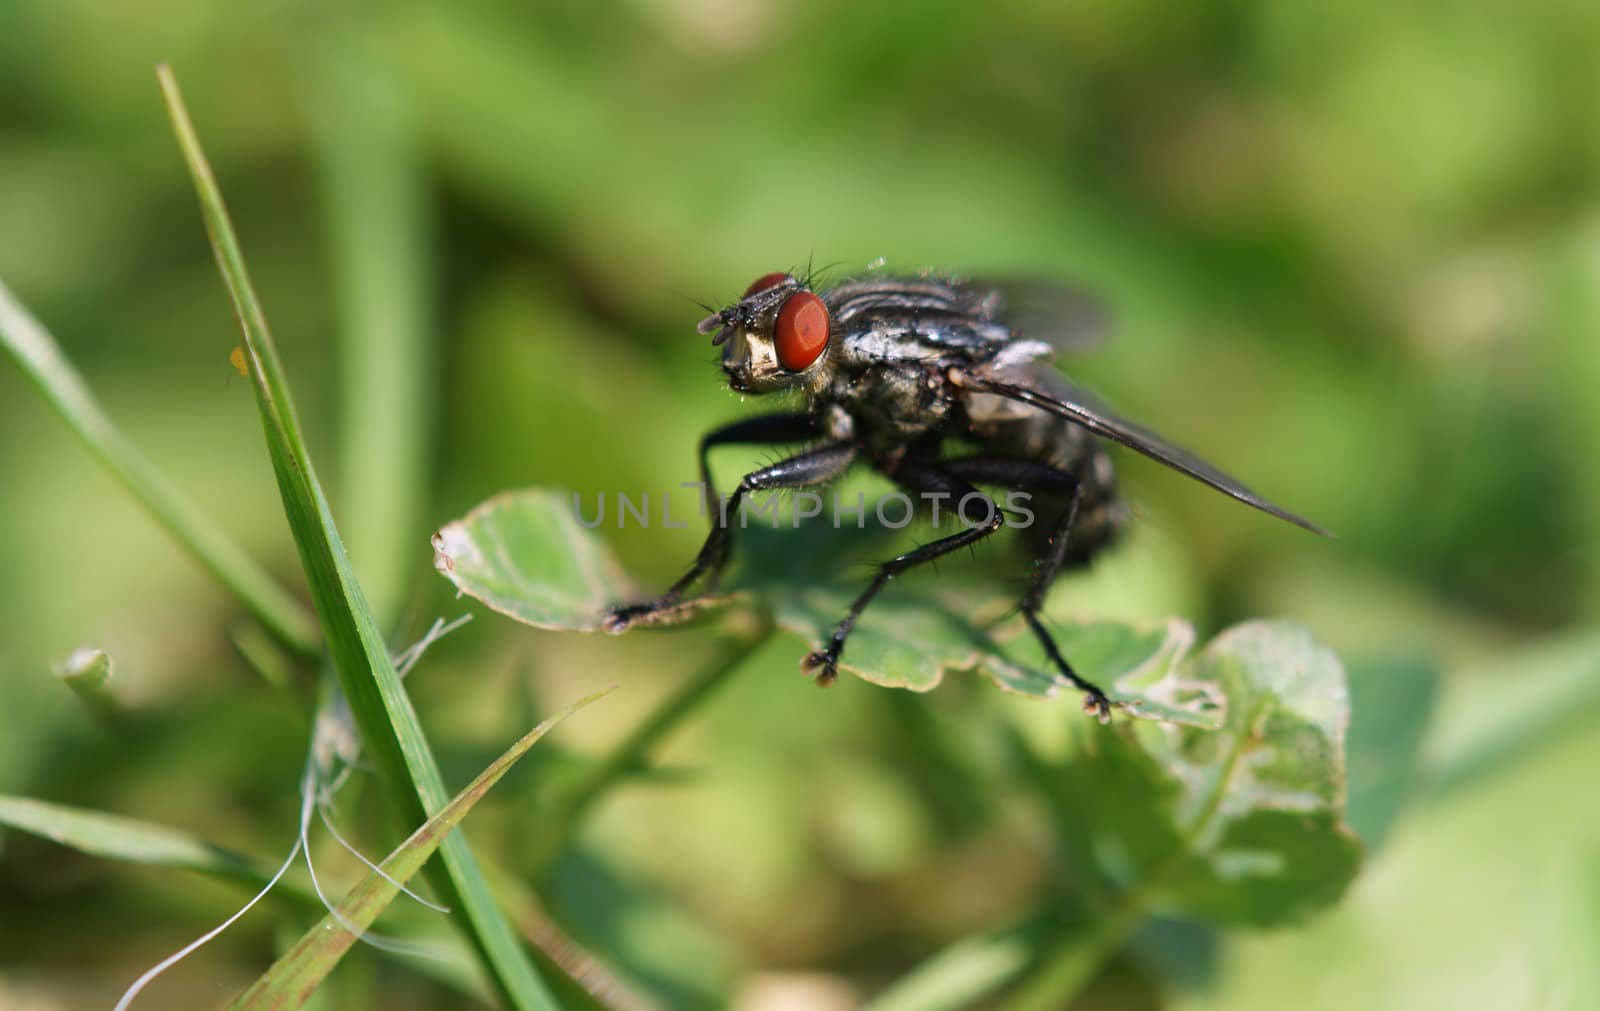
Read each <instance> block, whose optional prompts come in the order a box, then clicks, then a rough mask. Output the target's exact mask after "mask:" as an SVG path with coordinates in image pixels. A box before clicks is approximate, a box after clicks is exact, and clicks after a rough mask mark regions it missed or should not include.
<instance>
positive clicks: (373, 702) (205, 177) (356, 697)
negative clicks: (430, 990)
mask: <svg viewBox="0 0 1600 1011" xmlns="http://www.w3.org/2000/svg"><path fill="white" fill-rule="evenodd" d="M157 75H158V77H159V78H160V81H161V87H162V90H163V92H164V93H165V96H166V100H167V107H168V110H169V112H170V114H171V117H172V122H173V127H174V130H175V131H176V133H177V135H178V140H179V143H180V145H181V147H182V148H183V153H184V158H185V161H186V162H187V163H188V166H189V170H190V172H191V174H192V175H193V177H194V182H195V188H196V190H197V192H198V194H199V198H200V208H201V213H202V216H203V217H204V219H205V223H206V230H207V232H208V233H209V235H210V237H211V242H212V247H213V249H214V251H215V252H216V256H217V262H218V266H219V269H220V270H221V272H222V276H223V280H224V283H225V284H226V285H227V288H228V293H229V297H230V298H231V299H232V301H233V306H234V311H235V313H236V314H237V316H238V319H239V323H240V327H241V329H242V331H243V334H244V342H245V355H246V359H247V361H248V364H249V372H250V377H251V381H252V383H253V385H254V386H255V390H256V401H257V404H258V405H259V407H260V411H261V419H262V426H263V429H264V430H265V435H266V440H267V449H268V453H269V455H270V456H271V459H272V467H273V471H274V473H275V474H276V476H277V480H278V488H279V491H280V493H281V495H282V498H283V505H284V512H285V514H286V515H287V516H288V520H289V529H290V531H291V532H292V533H293V535H294V539H295V544H296V547H297V548H298V549H299V552H300V559H301V563H302V565H303V566H304V568H305V571H306V576H307V578H308V580H309V581H310V584H311V592H312V599H313V601H314V602H315V604H316V609H317V615H318V618H319V619H320V621H321V623H322V630H323V635H324V639H325V640H326V642H327V645H328V650H329V653H330V656H331V658H332V660H333V666H334V671H335V673H336V675H337V676H338V678H339V684H340V687H341V689H342V690H343V691H344V694H345V698H346V699H347V701H348V702H349V705H350V711H351V713H352V715H353V716H354V717H355V721H356V725H357V727H358V728H359V729H360V731H361V738H362V741H363V743H364V745H365V747H366V751H367V754H368V755H369V756H370V757H371V759H372V761H373V764H374V765H375V766H376V768H377V771H378V773H379V775H380V776H381V777H382V779H383V780H384V782H385V784H386V785H387V786H388V788H389V789H390V792H391V794H392V795H393V798H394V800H395V802H396V804H397V805H398V808H397V814H398V816H399V817H400V818H401V819H402V820H403V821H405V822H406V823H408V824H421V823H422V822H424V821H426V820H427V819H428V817H429V816H431V815H432V814H433V813H434V812H435V811H437V810H439V809H440V808H442V807H443V806H444V805H445V803H446V802H447V801H448V799H449V795H448V794H447V793H446V792H445V788H444V780H443V778H442V777H441V775H440V773H439V768H438V765H437V764H436V763H435V762H434V759H433V754H432V751H431V749H430V748H429V746H428V742H427V739H426V737H425V736H424V735H423V733H422V727H421V724H420V723H419V722H418V720H417V715H416V712H415V711H414V710H413V709H412V707H411V701H410V699H409V698H408V697H407V696H406V694H405V691H404V689H403V688H402V687H401V684H400V679H399V677H398V675H397V674H396V673H395V669H394V665H393V664H392V663H391V662H390V660H389V654H388V650H387V648H386V646H385V644H384V641H383V637H382V636H381V635H380V634H379V631H378V627H377V623H376V621H375V619H374V618H373V615H372V611H371V609H370V608H369V607H368V606H367V602H366V598H365V596H364V594H363V593H362V590H361V587H360V585H359V584H358V583H357V582H356V579H355V575H354V573H353V571H352V570H351V566H350V560H349V558H348V556H347V555H346V554H345V550H344V544H343V542H342V541H341V540H340V537H339V532H338V530H337V528H336V527H335V526H334V522H333V517H332V514H331V513H330V511H329V508H328V502H327V497H326V496H325V495H324V494H323V491H322V486H321V484H320V483H319V482H318V480H317V476H316V472H315V470H314V469H313V467H312V464H311V458H310V455H309V454H308V453H307V451H306V446H305V441H304V437H303V435H302V433H301V429H300V425H299V422H298V420H297V419H296V417H295V412H294V406H293V404H292V402H291V401H290V398H289V389H288V383H287V380H286V378H285V374H284V370H283V365H282V363H281V362H280V361H279V359H278V352H277V347H276V345H275V344H274V342H273V339H272V334H271V332H270V331H269V329H268V328H267V321H266V317H265V315H264V314H263V313H262V310H261V306H260V303H259V302H258V301H257V299H256V295H255V291H254V288H253V287H252V285H251V283H250V279H249V275H248V272H247V271H246V269H245V264H244V257H243V254H242V253H241V251H240V249H239V243H238V239H237V237H236V236H235V235H234V232H233V227H232V223H231V222H230V221H229V219H228V213H227V209H226V208H225V207H224V205H223V202H222V195H221V193H220V191H219V190H218V188H217V184H216V180H215V179H214V178H213V177H212V174H211V168H210V165H209V164H208V163H207V161H206V158H205V154H204V153H203V152H202V150H201V148H200V142H199V139H198V137H196V135H195V132H194V127H193V125H192V124H191V123H190V121H189V116H188V112H187V110H186V108H185V107H184V104H183V99H182V96H181V95H180V94H179V92H178V86H177V82H176V81H175V80H174V79H173V76H172V73H171V71H170V70H169V69H168V68H167V67H165V66H163V67H161V68H159V70H158V71H157ZM439 855H440V857H441V860H442V864H443V868H444V870H443V873H437V874H436V876H435V885H436V886H437V887H438V888H439V890H440V892H441V893H443V895H444V896H445V897H446V900H447V901H448V902H449V903H450V904H451V905H452V906H454V907H455V908H456V909H457V910H458V911H459V913H460V914H461V915H460V918H459V922H460V923H461V924H462V926H463V928H464V929H465V930H467V931H468V933H469V936H470V937H471V938H472V940H473V943H474V944H475V945H476V946H477V947H478V949H479V951H480V953H481V954H482V956H483V958H484V960H485V963H486V967H487V968H488V970H489V973H490V975H491V977H492V978H493V979H494V981H495V985H496V986H497V987H498V988H499V989H500V990H501V992H502V994H503V995H504V996H505V998H506V999H507V1001H508V1002H509V1003H511V1004H512V1005H513V1006H514V1007H518V1008H540V1009H544V1008H552V1007H554V1006H555V1003H554V1001H553V1000H552V998H551V997H550V994H549V991H548V990H547V989H546V987H545V985H544V983H543V981H542V980H541V979H540V978H539V975H538V973H537V971H536V970H535V968H534V966H533V964H532V962H531V961H530V960H529V958H528V955H527V952H526V950H525V949H524V948H523V947H522V944H521V942H520V941H519V940H518V938H517V935H516V933H515V932H514V931H513V930H512V928H511V925H510V924H509V923H508V922H507V920H506V918H505V916H504V915H503V914H502V913H501V911H500V909H499V908H498V907H497V906H496V905H495V902H494V897H493V895H492V894H491V893H490V891H489V887H488V884H487V883H486V882H485V880H484V878H483V874H482V872H481V870H480V869H479V867H478V865H477V862H476V860H475V859H474V858H473V856H472V853H471V851H470V850H469V849H468V847H467V844H466V839H465V838H464V837H463V836H461V835H459V834H452V835H450V836H449V837H448V838H446V839H445V841H444V842H443V844H441V846H440V848H439Z"/></svg>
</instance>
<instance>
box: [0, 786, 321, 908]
mask: <svg viewBox="0 0 1600 1011" xmlns="http://www.w3.org/2000/svg"><path fill="white" fill-rule="evenodd" d="M0 825H5V826H8V827H10V828H13V829H16V830H18V831H20V832H27V833H29V834H30V835H36V836H39V837H40V838H43V839H49V840H51V841H52V842H56V843H59V844H61V845H62V846H66V847H69V848H70V849H75V850H77V851H78V852H79V853H87V854H89V855H90V856H95V857H101V858H103V859H106V860H121V861H125V862H127V863H135V864H151V865H154V866H158V867H177V868H182V869H185V870H193V871H201V872H202V873H206V874H214V875H217V876H219V877H224V878H232V879H235V880H239V881H245V882H248V883H250V884H253V885H257V886H259V885H261V884H262V883H264V882H265V881H266V880H267V878H268V877H270V876H271V874H272V871H271V869H270V868H268V867H267V866H266V865H265V864H264V863H261V862H260V861H257V860H253V859H251V858H250V857H247V856H245V855H243V854H241V853H235V852H233V851H232V850H226V849H223V848H222V847H220V846H213V845H211V844H210V843H208V842H205V841H203V840H201V839H199V838H196V837H195V836H192V835H189V834H188V833H187V832H182V831H180V830H178V829H174V828H168V827H167V826H165V825H157V824H155V823H153V822H147V821H140V820H138V819H136V818H124V817H123V816H121V815H115V814H106V813H104V812H102V811H86V810H83V809H81V808H74V807H66V806H65V805H62V804H51V803H49V802H47V801H42V800H34V799H33V798H31V797H15V796H9V795H5V794H0ZM309 901H310V902H313V903H314V902H316V899H315V898H310V899H309Z"/></svg>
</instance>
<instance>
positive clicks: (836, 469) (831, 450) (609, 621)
mask: <svg viewBox="0 0 1600 1011" xmlns="http://www.w3.org/2000/svg"><path fill="white" fill-rule="evenodd" d="M855 454H856V451H855V447H854V446H853V445H851V444H850V443H848V442H831V443H827V444H825V445H821V446H818V447H816V448H815V449H809V450H806V451H805V452H803V453H797V454H795V455H794V456H791V457H789V458H788V459H786V460H779V461H778V462H777V463H775V464H772V465H771V466H769V467H762V468H761V469H760V470H756V471H752V472H751V473H749V474H746V475H745V476H744V480H742V481H740V482H739V487H738V488H735V489H734V492H733V494H732V495H731V496H729V498H728V504H727V507H726V508H723V509H713V510H712V515H711V533H710V534H708V535H707V536H706V539H705V543H704V544H702V545H701V546H700V553H699V554H698V555H697V556H695V560H694V564H692V565H690V566H689V571H688V572H686V573H684V574H683V577H682V578H680V579H679V580H678V581H677V582H676V583H673V584H672V586H671V587H670V588H669V589H668V590H667V592H666V593H664V594H662V595H661V596H659V597H657V598H656V599H654V600H647V601H644V602H643V603H639V604H628V605H625V606H621V607H614V608H612V609H611V612H610V613H609V614H607V615H606V618H605V622H604V623H603V625H602V626H601V627H603V628H604V629H605V630H606V631H607V632H610V633H612V634H613V635H615V634H617V633H619V632H624V631H626V630H627V629H628V628H629V627H630V626H632V625H635V624H638V623H639V622H641V621H644V620H646V619H648V618H650V617H651V616H652V615H657V614H659V613H660V612H662V611H667V610H670V609H671V608H673V607H675V606H676V605H678V604H680V603H682V601H683V598H684V594H685V593H687V592H688V590H689V587H691V586H693V585H694V584H695V582H696V581H697V580H699V579H700V578H701V577H707V578H708V579H710V580H713V581H714V580H715V579H716V577H717V575H718V573H719V572H720V571H721V569H722V567H723V565H724V564H725V563H726V562H727V559H728V544H729V542H730V540H731V539H732V537H733V531H732V528H731V527H730V526H729V523H730V522H731V518H732V517H734V516H737V515H738V513H739V506H740V503H742V502H743V501H744V497H745V496H746V495H749V494H750V493H751V492H757V491H769V490H772V489H777V488H809V487H811V486H813V485H819V484H825V483H826V482H828V481H831V480H833V479H834V478H836V477H838V476H839V475H840V474H842V473H844V471H845V469H846V468H847V467H849V466H850V463H851V461H852V460H854V459H855Z"/></svg>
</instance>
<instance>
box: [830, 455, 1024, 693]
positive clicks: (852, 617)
mask: <svg viewBox="0 0 1600 1011" xmlns="http://www.w3.org/2000/svg"><path fill="white" fill-rule="evenodd" d="M894 480H895V483H897V484H899V485H900V486H901V487H903V488H905V489H906V490H908V491H911V492H914V493H917V494H921V493H923V492H929V493H933V494H943V495H946V496H949V500H950V501H951V502H954V503H964V502H967V501H968V500H969V499H970V497H973V496H976V497H977V498H978V499H979V500H981V501H982V502H983V503H984V504H985V505H987V507H988V513H987V515H986V518H985V520H984V522H983V523H980V524H978V525H976V526H972V527H968V528H967V529H966V530H963V531H961V532H960V533H956V534H951V535H950V536H949V537H941V538H940V539H939V540H936V541H933V542H931V543H928V544H924V545H922V546H921V547H920V548H916V549H914V550H912V551H908V552H906V553H905V554H903V555H900V556H898V557H896V558H891V559H889V560H888V561H887V562H884V563H883V564H881V565H879V566H878V573H877V575H876V576H874V577H873V579H872V582H871V583H869V584H867V588H866V589H865V590H863V591H862V592H861V595H860V596H858V597H857V598H856V599H855V602H854V603H852V604H851V605H850V610H849V611H847V612H846V613H845V616H844V619H843V620H842V621H840V622H839V625H838V627H837V628H835V629H834V630H833V637H832V638H831V639H830V640H829V641H828V646H827V648H826V649H822V650H819V651H817V652H815V653H811V654H809V655H808V656H807V657H806V658H805V659H804V660H802V661H800V669H801V670H803V671H805V672H806V673H807V674H811V675H813V676H814V677H815V678H816V679H817V683H818V684H820V685H828V684H832V683H833V681H834V679H835V678H837V677H838V676H839V656H840V654H842V653H843V652H844V644H845V640H846V639H848V638H849V637H850V633H851V631H852V630H853V629H854V628H855V626H856V620H857V619H858V618H860V617H861V612H862V611H865V610H866V609H867V605H868V604H870V603H872V598H873V597H876V596H877V595H878V591H879V590H882V589H883V588H884V587H885V586H887V585H888V584H889V580H891V579H893V578H894V577H896V576H898V575H899V574H900V573H902V572H904V571H906V570H907V569H910V568H913V567H914V566H917V565H921V564H922V563H923V562H931V561H933V560H934V559H935V558H938V557H939V556H940V555H947V554H949V553H950V552H952V551H956V550H959V549H961V548H964V547H966V546H967V545H969V544H976V543H977V542H978V541H981V540H983V539H984V538H985V537H988V536H989V535H990V534H992V533H994V532H995V531H996V530H999V529H1000V528H1001V527H1002V526H1004V525H1005V517H1004V515H1002V514H1001V512H1000V509H999V507H998V506H996V505H995V504H994V500H993V499H991V498H989V496H987V495H985V494H983V493H982V492H980V491H978V490H977V489H976V488H974V487H972V486H971V485H970V484H967V483H966V482H965V481H962V480H960V479H958V478H955V477H953V476H952V475H950V474H947V473H945V472H944V471H943V470H941V469H939V467H938V466H937V465H931V464H926V463H922V462H920V461H915V460H907V461H904V462H902V463H901V464H900V466H899V468H898V469H897V470H896V471H895V473H894Z"/></svg>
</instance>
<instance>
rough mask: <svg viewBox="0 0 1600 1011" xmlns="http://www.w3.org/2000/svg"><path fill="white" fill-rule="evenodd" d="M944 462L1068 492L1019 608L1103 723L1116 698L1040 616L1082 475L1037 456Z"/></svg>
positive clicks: (973, 473)
mask: <svg viewBox="0 0 1600 1011" xmlns="http://www.w3.org/2000/svg"><path fill="white" fill-rule="evenodd" d="M943 467H944V468H945V470H947V471H948V472H949V473H951V474H952V475H955V476H956V477H959V478H961V479H963V480H967V481H972V482H974V483H977V484H989V485H998V486H1001V487H1004V488H1010V489H1013V490H1017V491H1039V492H1045V493H1048V494H1052V495H1065V496H1067V508H1066V509H1065V510H1064V511H1063V512H1062V514H1061V516H1059V517H1058V518H1057V519H1056V521H1055V527H1054V528H1053V529H1052V531H1051V535H1050V540H1049V543H1048V544H1046V546H1045V550H1044V553H1043V554H1041V555H1040V556H1039V557H1038V558H1037V559H1036V560H1035V561H1034V568H1033V576H1032V578H1031V579H1030V580H1029V581H1028V590H1027V592H1026V593H1024V594H1023V597H1022V601H1021V602H1020V603H1019V604H1018V605H1017V608H1018V610H1020V611H1021V612H1022V617H1023V620H1024V621H1026V622H1027V623H1028V628H1030V629H1032V630H1033V634H1034V636H1035V637H1036V638H1037V639H1038V640H1039V643H1040V645H1042V646H1043V647H1044V651H1045V655H1046V656H1048V657H1049V658H1050V662H1051V663H1053V664H1055V666H1056V669H1057V670H1058V671H1060V672H1061V674H1062V676H1064V677H1065V678H1066V679H1067V680H1068V681H1070V682H1072V684H1073V686H1074V687H1076V688H1077V689H1078V690H1079V691H1081V692H1083V711H1084V712H1086V713H1089V714H1091V715H1093V716H1094V717H1095V718H1096V719H1098V720H1099V721H1100V722H1101V723H1109V722H1111V700H1110V699H1109V698H1107V697H1106V693H1105V692H1103V691H1101V690H1100V688H1099V686H1097V685H1095V684H1094V683H1093V682H1091V681H1088V680H1087V679H1085V678H1084V677H1082V676H1081V675H1080V674H1079V673H1078V672H1077V671H1075V670H1073V669H1072V665H1071V664H1070V663H1068V662H1067V658H1066V657H1064V656H1062V655H1061V649H1060V647H1058V646H1057V645H1056V641H1055V637H1054V636H1052V635H1051V634H1050V630H1049V629H1047V628H1045V626H1044V622H1043V620H1041V618H1040V612H1041V611H1042V609H1043V607H1044V597H1045V593H1046V592H1048V591H1049V589H1050V584H1051V583H1053V582H1055V578H1056V575H1057V574H1058V573H1059V572H1060V571H1061V566H1062V563H1063V562H1065V561H1066V557H1067V542H1068V539H1069V538H1070V537H1071V536H1072V526H1073V523H1074V522H1076V520H1077V518H1078V503H1079V501H1080V500H1081V499H1082V497H1083V495H1082V491H1083V488H1082V485H1081V484H1080V483H1079V481H1078V479H1077V478H1076V477H1073V476H1072V475H1071V474H1069V473H1068V472H1066V471H1064V470H1062V469H1060V468H1059V467H1052V466H1050V465H1048V464H1043V463H1037V462H1035V461H1032V460H1016V459H1010V458H1007V457H993V456H970V457H962V458H960V459H956V460H946V461H945V462H944V464H943Z"/></svg>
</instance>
